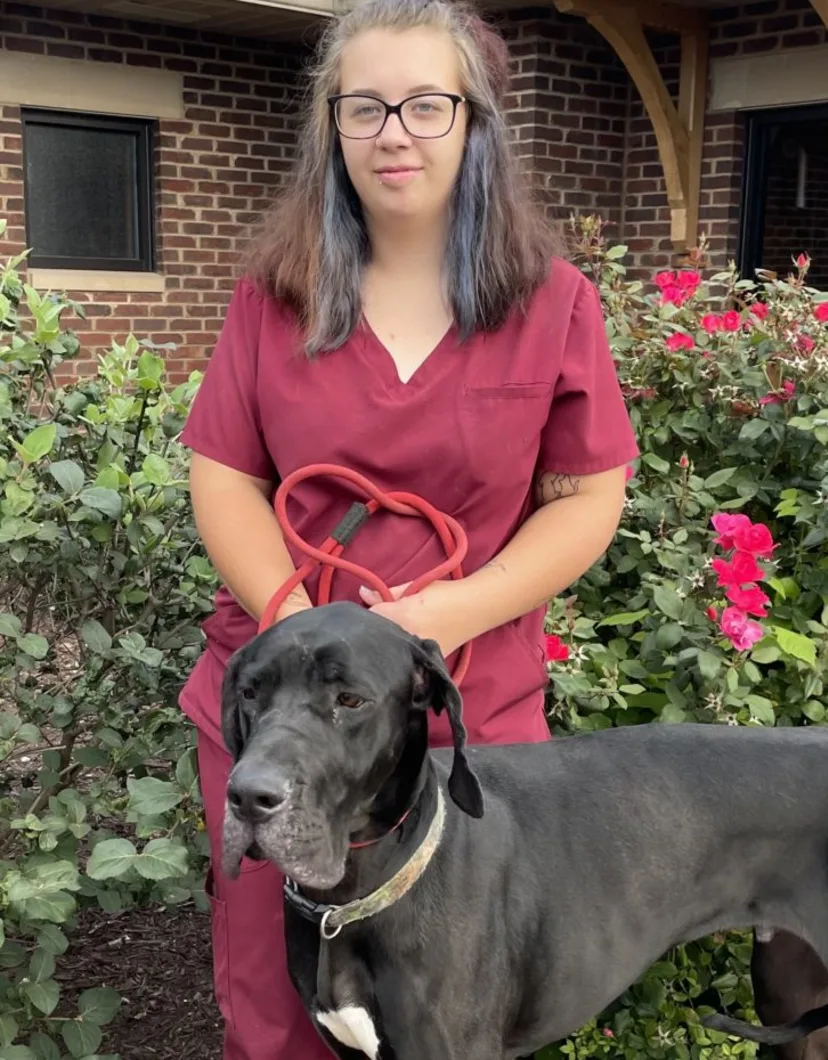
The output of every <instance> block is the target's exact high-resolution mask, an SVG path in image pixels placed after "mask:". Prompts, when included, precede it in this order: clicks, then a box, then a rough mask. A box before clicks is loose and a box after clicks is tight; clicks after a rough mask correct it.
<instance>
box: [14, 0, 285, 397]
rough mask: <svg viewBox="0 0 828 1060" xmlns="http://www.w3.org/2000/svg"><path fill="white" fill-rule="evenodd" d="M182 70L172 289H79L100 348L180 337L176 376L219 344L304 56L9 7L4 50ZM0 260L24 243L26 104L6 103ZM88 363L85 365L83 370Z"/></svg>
mask: <svg viewBox="0 0 828 1060" xmlns="http://www.w3.org/2000/svg"><path fill="white" fill-rule="evenodd" d="M4 50H5V51H9V52H27V53H31V54H38V55H53V56H58V57H63V58H71V59H88V60H89V61H92V62H106V63H126V64H127V65H129V66H135V67H148V68H152V69H164V70H173V71H178V72H180V73H181V74H182V75H183V79H184V81H183V84H184V103H185V116H184V119H183V120H181V121H173V120H161V121H160V122H159V124H158V133H159V135H158V149H157V156H156V159H155V163H156V173H157V182H156V189H157V250H158V254H157V257H158V263H157V264H158V271H159V272H161V273H162V274H163V275H164V277H165V291H164V293H163V294H161V293H158V294H123V295H119V294H96V295H94V296H92V298H91V299H90V298H89V296H88V295H87V294H86V292H84V291H74V292H71V293H72V295H73V296H74V297H76V298H77V300H78V301H81V302H90V304H89V306H88V313H89V320H88V321H87V322H86V323H85V324H84V323H83V322H80V321H79V322H78V331H79V332H80V333H81V334H84V335H86V336H87V339H86V342H85V345H86V346H87V347H88V348H89V350H90V352H94V350H95V349H99V348H101V347H105V346H106V345H107V343H109V342H110V340H111V338H112V337H115V338H119V339H121V340H122V339H123V338H124V336H125V335H126V334H128V333H129V332H130V331H133V332H134V333H135V334H136V335H138V336H139V337H144V336H149V337H151V338H153V339H155V340H157V341H161V342H174V343H176V344H177V345H178V350H177V352H176V353H174V354H171V355H170V356H169V364H170V369H171V373H172V375H173V376H174V377H175V378H180V377H182V376H183V375H185V374H186V373H187V372H188V371H190V370H191V369H192V367H194V366H195V365H197V364H200V363H203V359H204V356H205V353H206V352H207V351H208V350H209V348H210V347H211V346H212V344H213V342H214V341H215V337H216V333H217V331H218V329H219V327H220V325H221V320H222V316H223V313H224V310H225V307H226V304H227V300H228V297H229V292H230V290H231V288H232V284H233V280H234V277H235V275H236V272H237V268H236V266H237V261H238V256H239V253H240V251H241V250H242V248H243V245H244V239H245V234H246V232H247V231H248V230H249V228H248V226H249V225H250V224H251V222H254V221H255V219H256V217H257V215H258V212H259V211H260V210H261V209H262V208H263V207H264V206H265V205H266V203H267V201H268V196H269V195H270V193H271V191H272V189H273V188H274V187H275V186H276V184H277V182H278V181H279V179H280V176H281V175H282V174H283V173H284V172H285V170H286V168H287V166H288V165H289V160H290V157H291V153H292V144H293V142H294V139H295V123H296V114H295V107H294V104H293V103H292V102H291V94H292V93H295V89H296V84H297V78H298V75H299V69H300V63H301V61H302V58H303V56H302V51H301V49H300V48H299V47H297V46H296V45H294V46H289V45H280V44H273V43H272V42H264V41H258V40H246V39H234V38H230V37H226V36H221V35H219V34H214V33H208V32H199V31H196V30H190V29H184V28H178V27H174V26H155V25H149V24H143V23H135V22H129V21H123V20H120V19H114V18H108V17H103V16H96V15H82V14H75V13H73V12H67V11H51V10H49V9H40V8H35V7H29V6H28V5H22V4H16V3H8V2H5V0H0V62H2V54H3V51H4ZM0 134H2V150H1V151H0V216H3V217H6V218H7V219H8V221H9V229H8V231H7V233H6V238H5V240H3V241H0V259H5V258H6V257H7V256H9V255H11V254H12V253H17V252H19V250H20V249H21V248H22V247H23V246H24V245H25V230H24V217H23V171H22V151H21V136H20V110H19V108H18V107H13V106H4V107H0ZM81 367H82V366H81Z"/></svg>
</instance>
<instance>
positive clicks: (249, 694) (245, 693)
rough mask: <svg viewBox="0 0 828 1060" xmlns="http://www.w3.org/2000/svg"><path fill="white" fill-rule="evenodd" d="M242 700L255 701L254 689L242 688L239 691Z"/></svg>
mask: <svg viewBox="0 0 828 1060" xmlns="http://www.w3.org/2000/svg"><path fill="white" fill-rule="evenodd" d="M241 694H242V699H255V698H256V690H255V689H254V688H243V689H242V690H241Z"/></svg>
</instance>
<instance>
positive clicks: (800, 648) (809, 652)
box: [771, 626, 816, 666]
mask: <svg viewBox="0 0 828 1060" xmlns="http://www.w3.org/2000/svg"><path fill="white" fill-rule="evenodd" d="M771 629H772V631H773V635H774V636H775V637H776V642H777V644H778V645H779V647H780V648H781V649H782V651H784V652H785V653H786V655H792V656H793V657H794V658H795V659H800V660H801V661H802V662H804V663H807V664H808V665H809V666H816V644H815V643H814V641H812V640H811V639H810V638H809V637H805V636H803V634H801V633H795V632H794V631H793V630H791V629H784V628H783V627H782V626H772V627H771Z"/></svg>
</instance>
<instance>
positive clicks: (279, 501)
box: [259, 464, 471, 685]
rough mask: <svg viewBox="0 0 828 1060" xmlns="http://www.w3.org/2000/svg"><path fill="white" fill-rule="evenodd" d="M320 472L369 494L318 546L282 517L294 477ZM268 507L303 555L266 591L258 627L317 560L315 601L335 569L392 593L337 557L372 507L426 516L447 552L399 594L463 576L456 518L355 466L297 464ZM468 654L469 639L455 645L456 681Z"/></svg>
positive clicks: (322, 597)
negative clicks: (382, 484) (382, 486)
mask: <svg viewBox="0 0 828 1060" xmlns="http://www.w3.org/2000/svg"><path fill="white" fill-rule="evenodd" d="M322 476H330V477H332V478H341V479H346V480H347V481H348V482H352V483H354V484H355V485H357V486H359V487H360V489H361V490H362V491H363V493H365V494H366V495H367V496H368V497H369V498H370V500H368V501H367V502H361V501H355V502H354V503H353V504H352V505H351V507H350V509H349V510H348V511H347V512H346V513H345V515H344V516H343V518H342V519H341V520H340V521H339V523H338V524H337V526H336V527H334V529H333V530H332V531H331V533H330V535H329V536H328V537H327V538H326V539H325V541H324V542H323V543H322V545H321V546H320V547H319V548H314V546H313V545H309V544H308V543H307V542H306V541H303V540H302V538H301V537H299V535H298V534H297V533H296V531H295V530H294V529H293V527H292V526H291V525H290V522H289V521H288V517H287V498H288V495H289V493H290V491H291V490H292V489H293V488H294V487H295V486H296V485H297V484H298V483H299V482H303V481H304V480H305V479H309V478H317V477H322ZM273 507H274V509H275V511H276V518H277V519H278V521H279V526H280V527H281V530H282V533H283V534H284V535H285V539H286V540H287V541H290V542H291V543H292V544H293V545H294V546H295V547H296V548H298V549H299V550H300V551H301V552H304V553H305V555H306V556H307V557H308V558H307V559H306V560H305V562H304V563H303V564H302V566H301V567H299V568H298V569H297V570H296V571H295V573H294V574H292V575H291V577H290V578H288V580H287V581H286V582H285V583H284V585H282V586H281V587H280V588H279V589H278V590H277V591H276V593H275V594H274V595H273V596H272V597H271V599H270V601H269V603H268V605H267V607H266V608H265V610H264V614H263V615H262V618H261V621H260V622H259V632H260V633H261V632H262V631H263V630H265V629H267V628H268V627H269V626H271V625H273V622H274V620H275V617H276V614H277V612H278V611H279V608H280V607H281V606H282V604H283V603H284V602H285V600H286V599H287V597H288V596H289V594H290V593H291V592H293V590H294V589H295V588H296V586H297V585H299V584H300V583H301V582H303V581H304V580H305V578H307V577H308V575H309V574H311V572H312V571H313V570H314V569H315V568H316V567H317V566H319V565H320V564H322V566H323V570H322V575H321V577H320V579H319V599H318V600H317V601H316V603H317V605H318V606H321V605H323V604H327V603H330V599H331V583H332V581H333V575H334V571H335V570H344V571H348V572H349V573H351V574H354V575H356V577H358V578H359V579H360V581H361V582H362V584H363V585H368V586H370V587H371V588H372V589H375V590H376V591H377V592H378V593H379V595H380V596H381V598H382V599H383V600H385V601H387V602H388V601H391V600H392V599H393V597H392V595H391V590H390V589H389V587H388V586H387V585H386V584H385V582H384V581H383V580H382V579H381V578H379V577H377V575H376V574H374V572H373V571H371V570H369V569H368V568H367V567H361V566H359V564H356V563H352V562H350V561H349V560H347V559H342V552H343V550H344V549H345V546H346V545H347V544H348V542H349V541H350V540H351V538H352V537H353V536H354V534H355V533H356V532H357V531H358V530H359V528H360V527H361V526H362V524H363V523H364V522H365V521H366V519H368V518H369V517H370V516H372V515H373V514H374V512H377V511H379V509H380V508H387V509H388V510H389V511H392V512H394V513H395V514H397V515H409V516H416V517H417V518H420V519H428V520H429V522H430V523H431V525H432V527H433V528H434V531H435V533H436V534H437V535H438V536H439V538H440V541H441V543H442V545H443V549H444V550H445V553H446V559H445V560H444V561H443V562H442V563H441V564H439V566H437V567H434V569H433V570H430V571H426V572H425V573H424V574H421V575H420V576H419V577H418V578H415V580H414V581H413V582H412V583H411V584H410V585H409V586H408V588H407V589H406V590H405V592H404V594H403V595H404V596H412V595H413V594H414V593H418V592H419V591H420V590H421V589H423V588H425V586H426V585H430V584H431V582H433V581H437V580H438V579H439V578H444V577H445V576H446V575H448V574H450V575H451V576H452V578H456V579H459V578H462V577H463V571H462V568H461V564H462V562H463V560H464V559H465V556H466V552H467V550H468V540H467V538H466V533H465V531H464V530H463V528H462V526H460V524H459V523H458V522H457V520H456V519H453V518H452V517H451V516H450V515H446V514H445V513H443V512H440V511H438V510H437V509H436V508H435V507H434V506H433V505H431V504H429V503H428V501H426V500H423V498H422V497H418V496H417V495H416V494H415V493H404V492H402V491H399V490H392V491H391V492H387V493H386V492H384V491H383V490H380V489H378V488H377V487H376V486H375V485H374V484H373V483H372V482H370V481H369V480H368V479H367V478H365V476H364V475H360V474H359V472H357V471H352V470H351V469H350V468H347V467H340V466H339V465H337V464H311V465H310V466H308V467H303V468H299V469H298V470H296V471H294V472H293V473H292V474H291V475H288V476H287V478H286V479H284V480H283V481H282V482H281V483H280V485H279V488H278V489H277V490H276V497H275V499H274V504H273ZM470 657H471V642H468V643H467V644H464V645H463V647H462V648H461V649H460V654H459V656H458V658H457V662H456V663H455V666H454V672H453V673H452V680H453V681H454V682H455V684H458V685H459V684H460V682H461V681H462V680H463V678H464V677H465V675H466V671H467V670H468V668H469V660H470Z"/></svg>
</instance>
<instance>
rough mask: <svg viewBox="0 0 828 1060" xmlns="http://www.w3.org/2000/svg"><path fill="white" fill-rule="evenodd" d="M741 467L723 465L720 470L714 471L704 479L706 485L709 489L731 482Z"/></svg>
mask: <svg viewBox="0 0 828 1060" xmlns="http://www.w3.org/2000/svg"><path fill="white" fill-rule="evenodd" d="M738 470H739V469H738V468H737V467H723V468H721V469H720V470H719V471H714V472H713V474H712V475H710V476H709V477H708V478H706V479H705V480H704V485H705V487H706V488H707V489H715V488H716V487H717V486H723V485H724V484H725V483H726V482H729V481H730V480H731V479H732V478H733V476H734V475H735V474H736V472H737V471H738Z"/></svg>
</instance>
